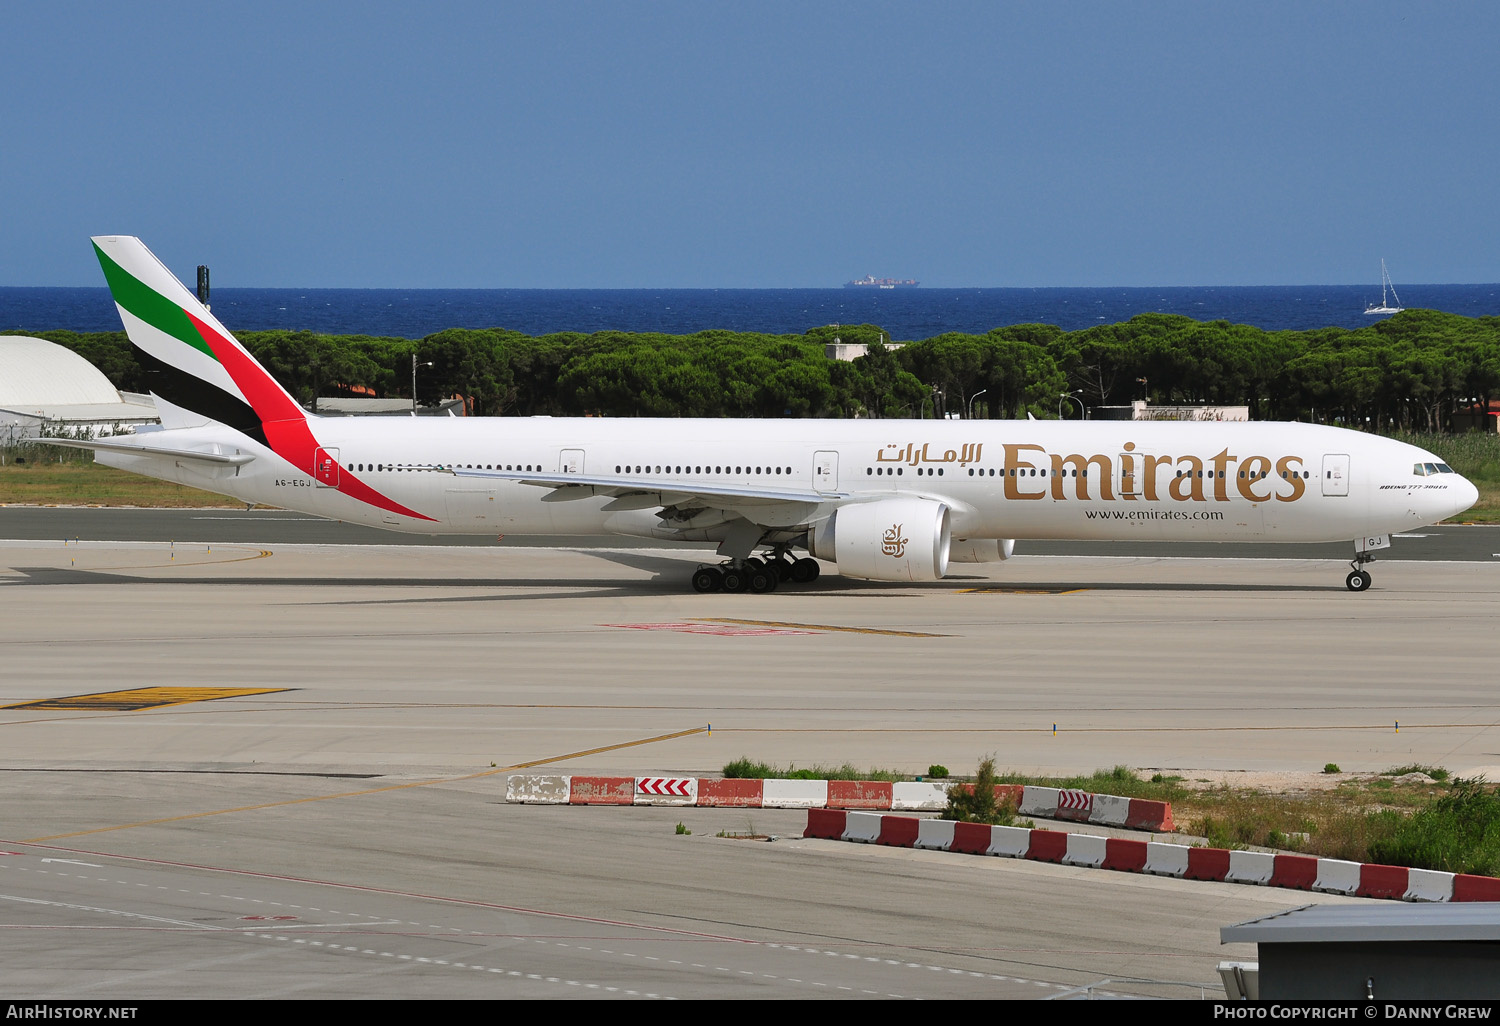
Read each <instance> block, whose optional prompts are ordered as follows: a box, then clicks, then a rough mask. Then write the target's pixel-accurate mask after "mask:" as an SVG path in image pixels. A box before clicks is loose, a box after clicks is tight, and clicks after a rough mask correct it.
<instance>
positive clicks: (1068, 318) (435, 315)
mask: <svg viewBox="0 0 1500 1026" xmlns="http://www.w3.org/2000/svg"><path fill="white" fill-rule="evenodd" d="M1379 298H1380V290H1379V288H1378V286H1363V285H1298V286H1274V285H1255V286H1212V287H1210V286H1201V287H1199V286H1176V287H1171V288H1036V289H1015V288H994V289H929V288H916V289H894V290H879V289H870V290H867V289H842V288H838V289H236V288H220V289H215V290H214V292H213V297H212V301H213V310H214V313H215V314H216V315H217V316H218V318H219V320H220V321H222V322H223V323H224V325H225V326H226V327H228V328H229V329H230V330H231V331H234V330H242V331H261V330H272V329H278V328H285V329H290V330H299V329H307V330H310V331H317V332H326V333H329V334H337V335H355V334H360V335H394V336H399V337H403V338H420V337H422V336H424V335H429V334H431V333H432V332H435V331H441V330H442V329H444V328H494V327H500V328H510V329H513V330H515V331H519V332H522V333H524V334H527V335H545V334H548V333H550V332H555V331H581V332H593V331H606V330H615V331H659V332H665V333H668V334H672V335H681V334H689V333H691V332H695V331H705V330H708V329H713V328H722V329H728V330H731V331H762V332H768V333H771V334H801V333H802V332H804V331H806V330H807V329H808V328H811V327H816V326H818V325H824V324H866V323H868V324H877V325H880V326H881V327H883V328H885V329H886V331H888V332H889V333H890V337H891V338H892V339H893V340H897V341H903V340H913V339H923V338H930V337H932V336H933V335H940V334H942V333H943V332H945V331H963V332H974V333H983V332H986V331H989V330H990V329H991V328H997V327H1002V326H1005V325H1010V324H1025V323H1033V322H1036V323H1043V324H1055V325H1057V326H1059V327H1061V328H1063V329H1065V330H1068V331H1075V330H1077V329H1079V328H1087V327H1090V326H1091V325H1095V324H1106V323H1113V322H1116V321H1124V320H1128V319H1129V318H1131V317H1133V316H1135V315H1136V314H1139V313H1147V312H1160V313H1174V314H1185V315H1186V316H1188V317H1194V318H1197V319H1199V320H1227V321H1231V322H1234V323H1239V324H1253V325H1255V326H1256V327H1259V328H1264V329H1266V330H1270V331H1276V330H1286V329H1291V330H1299V331H1301V330H1308V329H1312V328H1325V327H1341V328H1357V327H1360V326H1362V325H1366V324H1370V323H1372V322H1373V321H1375V320H1377V318H1374V317H1370V316H1366V315H1365V313H1364V309H1365V306H1366V305H1367V304H1368V303H1371V302H1374V301H1377V300H1379ZM1401 300H1402V302H1403V303H1404V305H1405V306H1406V307H1407V308H1408V309H1412V308H1421V309H1432V310H1443V311H1446V312H1448V313H1455V314H1463V315H1464V316H1467V317H1480V316H1494V315H1497V314H1500V284H1495V285H1403V286H1401ZM59 328H66V329H70V330H73V331H118V330H119V328H120V321H119V317H118V316H117V315H116V313H115V307H114V303H113V302H111V301H110V298H109V292H108V290H107V289H105V288H103V287H99V288H20V287H3V288H0V329H20V330H23V331H45V330H48V329H59Z"/></svg>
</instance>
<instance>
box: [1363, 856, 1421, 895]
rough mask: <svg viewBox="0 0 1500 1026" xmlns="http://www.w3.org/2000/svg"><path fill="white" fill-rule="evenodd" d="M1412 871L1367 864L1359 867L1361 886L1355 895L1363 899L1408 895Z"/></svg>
mask: <svg viewBox="0 0 1500 1026" xmlns="http://www.w3.org/2000/svg"><path fill="white" fill-rule="evenodd" d="M1409 873H1410V871H1409V870H1408V869H1407V868H1406V867H1405V866H1378V865H1374V864H1373V863H1369V862H1366V863H1365V864H1364V865H1362V866H1360V867H1359V886H1358V887H1356V888H1355V889H1354V893H1355V894H1358V895H1359V896H1360V897H1361V898H1395V899H1397V900H1398V901H1399V900H1400V899H1401V898H1402V897H1403V896H1404V895H1405V894H1406V888H1407V882H1408V881H1409V880H1410V876H1409Z"/></svg>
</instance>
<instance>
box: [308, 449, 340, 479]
mask: <svg viewBox="0 0 1500 1026" xmlns="http://www.w3.org/2000/svg"><path fill="white" fill-rule="evenodd" d="M313 480H314V481H316V482H317V483H318V487H319V488H337V487H338V486H339V451H338V450H337V449H314V450H313Z"/></svg>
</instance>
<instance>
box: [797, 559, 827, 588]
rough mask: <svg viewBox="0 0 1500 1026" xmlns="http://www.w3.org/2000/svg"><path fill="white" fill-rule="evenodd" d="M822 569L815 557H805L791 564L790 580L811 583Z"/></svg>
mask: <svg viewBox="0 0 1500 1026" xmlns="http://www.w3.org/2000/svg"><path fill="white" fill-rule="evenodd" d="M821 572H822V569H821V568H820V567H819V566H818V561H817V560H816V559H808V558H806V557H804V558H802V559H799V560H797V562H795V563H793V564H792V580H793V581H795V582H797V583H798V584H811V583H812V582H813V581H816V580H817V579H818V574H819V573H821Z"/></svg>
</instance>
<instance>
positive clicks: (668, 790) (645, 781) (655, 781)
mask: <svg viewBox="0 0 1500 1026" xmlns="http://www.w3.org/2000/svg"><path fill="white" fill-rule="evenodd" d="M693 779H694V778H692V777H642V778H641V781H640V785H639V786H640V789H641V793H642V794H656V795H663V796H665V797H668V798H686V797H687V795H688V784H690V783H691V782H692V780H693Z"/></svg>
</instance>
